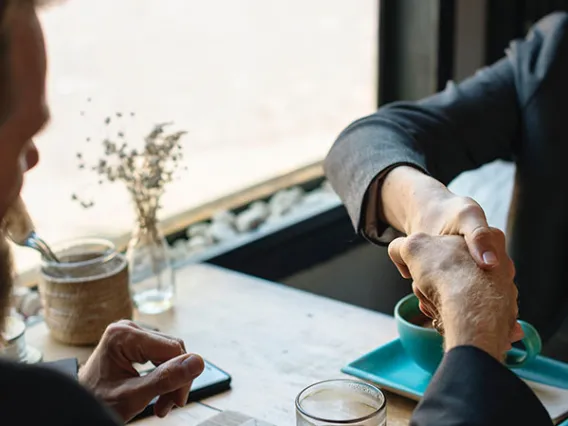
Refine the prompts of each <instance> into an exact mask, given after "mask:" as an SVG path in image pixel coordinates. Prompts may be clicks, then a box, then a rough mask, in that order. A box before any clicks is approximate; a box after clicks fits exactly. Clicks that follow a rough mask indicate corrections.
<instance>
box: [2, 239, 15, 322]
mask: <svg viewBox="0 0 568 426" xmlns="http://www.w3.org/2000/svg"><path fill="white" fill-rule="evenodd" d="M13 281H14V275H13V263H12V251H11V249H10V245H9V244H8V241H7V240H6V238H5V237H4V235H3V234H2V233H0V332H1V331H3V330H4V322H5V320H6V317H7V316H8V313H9V311H10V301H11V298H12V284H13Z"/></svg>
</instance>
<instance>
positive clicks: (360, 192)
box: [325, 13, 568, 231]
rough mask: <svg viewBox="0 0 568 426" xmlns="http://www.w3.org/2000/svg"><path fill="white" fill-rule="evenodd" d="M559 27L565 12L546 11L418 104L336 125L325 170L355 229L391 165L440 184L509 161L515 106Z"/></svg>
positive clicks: (541, 72) (543, 70)
mask: <svg viewBox="0 0 568 426" xmlns="http://www.w3.org/2000/svg"><path fill="white" fill-rule="evenodd" d="M567 25H568V24H567V15H566V14H565V13H555V14H553V15H549V16H547V17H546V18H544V19H543V20H541V21H540V22H538V23H537V24H536V25H535V26H534V27H533V28H532V29H531V31H530V33H529V35H528V36H527V37H526V38H525V39H524V40H518V41H514V42H512V43H511V45H510V48H509V49H508V50H507V52H506V53H507V54H506V56H505V57H504V58H503V59H501V60H500V61H499V62H497V63H495V64H494V65H492V66H490V67H487V68H484V69H482V70H480V71H479V72H477V74H475V75H474V76H473V77H471V78H469V79H467V80H465V81H463V82H462V83H460V84H454V83H452V82H450V83H448V85H447V87H446V89H445V90H444V91H443V92H441V93H438V94H435V95H433V96H431V97H428V98H426V99H423V100H421V101H418V102H396V103H393V104H390V105H387V106H385V107H383V108H380V109H379V110H378V111H377V112H376V113H375V114H373V115H370V116H368V117H364V118H362V119H360V120H357V121H355V122H354V123H353V124H351V125H350V126H349V127H348V128H347V129H346V130H344V131H343V132H342V133H341V135H340V136H339V137H338V139H337V140H336V142H335V143H334V145H333V147H332V148H331V151H330V152H329V154H328V156H327V158H326V160H325V172H326V175H327V177H328V178H329V180H330V182H331V184H332V186H333V188H334V189H335V191H336V192H337V193H338V194H339V196H340V197H341V199H342V200H343V202H344V204H345V206H346V208H347V210H348V212H349V215H350V217H351V220H352V222H353V225H354V226H355V228H356V229H357V230H358V231H360V230H361V227H362V223H361V218H362V211H363V209H362V206H363V204H364V200H365V195H366V192H367V189H368V188H369V185H370V184H371V183H372V181H373V179H374V178H375V177H376V176H378V175H379V174H380V173H381V172H382V171H383V170H385V169H387V168H389V167H392V166H393V165H396V164H409V165H413V166H415V167H417V168H419V169H421V170H423V171H425V172H427V173H429V174H431V175H432V176H434V177H435V178H437V179H438V180H440V181H441V182H443V183H445V184H447V183H449V182H450V181H451V180H452V179H453V178H454V177H456V176H457V175H458V174H460V173H461V172H463V171H466V170H470V169H474V168H477V167H479V166H481V165H483V164H485V163H488V162H491V161H493V160H496V159H505V160H507V159H512V158H513V157H514V154H515V144H516V143H517V141H518V138H517V136H518V133H519V128H520V126H519V123H520V119H521V118H520V117H521V111H522V110H523V108H524V106H525V105H526V104H527V103H528V102H530V99H531V98H532V97H533V95H534V94H535V92H536V91H537V90H538V89H539V87H540V86H541V85H542V84H543V83H545V82H546V81H547V79H548V77H549V76H550V74H551V70H552V69H553V68H554V65H555V58H557V57H558V55H560V54H562V55H568V49H567V46H566V43H565V42H564V40H565V39H566V32H567V31H566V28H567ZM564 78H565V77H564ZM555 79H558V76H555ZM560 84H561V83H560ZM567 84H568V83H567Z"/></svg>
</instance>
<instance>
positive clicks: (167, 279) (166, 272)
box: [127, 221, 175, 314]
mask: <svg viewBox="0 0 568 426" xmlns="http://www.w3.org/2000/svg"><path fill="white" fill-rule="evenodd" d="M127 258H128V265H129V269H130V292H131V295H132V300H133V302H134V305H135V306H136V309H137V310H138V312H140V313H143V314H159V313H162V312H165V311H167V310H168V309H170V308H171V307H172V305H173V298H174V289H175V275H174V270H173V268H172V263H171V259H170V257H169V251H168V243H167V242H166V239H165V238H164V236H163V234H162V233H161V232H160V230H159V228H158V226H157V223H156V222H155V221H154V222H150V223H138V224H137V226H136V227H135V229H134V231H133V233H132V238H131V239H130V243H129V244H128V250H127Z"/></svg>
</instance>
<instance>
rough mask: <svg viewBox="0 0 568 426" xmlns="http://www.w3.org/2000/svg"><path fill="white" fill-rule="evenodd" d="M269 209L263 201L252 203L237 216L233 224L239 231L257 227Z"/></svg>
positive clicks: (264, 218) (268, 212) (266, 215)
mask: <svg viewBox="0 0 568 426" xmlns="http://www.w3.org/2000/svg"><path fill="white" fill-rule="evenodd" d="M269 214H270V210H269V209H268V205H267V204H266V203H265V202H262V201H257V202H255V203H252V204H251V205H250V206H249V208H248V209H246V210H245V211H243V212H242V213H240V214H239V215H238V216H237V219H236V221H235V226H236V228H237V231H239V232H241V233H242V232H248V231H252V230H253V229H256V228H258V227H259V226H260V225H261V224H262V223H263V222H264V221H265V220H266V218H267V217H268V215H269Z"/></svg>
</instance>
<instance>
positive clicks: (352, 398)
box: [296, 379, 387, 426]
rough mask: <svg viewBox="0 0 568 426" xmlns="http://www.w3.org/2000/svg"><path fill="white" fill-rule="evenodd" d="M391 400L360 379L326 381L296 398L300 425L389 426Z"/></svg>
mask: <svg viewBox="0 0 568 426" xmlns="http://www.w3.org/2000/svg"><path fill="white" fill-rule="evenodd" d="M386 424H387V402H386V399H385V396H384V395H383V393H382V392H381V391H380V390H379V388H377V387H375V386H373V385H370V384H368V383H364V382H359V381H357V380H349V379H338V380H326V381H323V382H319V383H314V384H313V385H311V386H308V387H307V388H306V389H304V390H303V391H302V392H300V393H299V394H298V396H297V397H296V425H297V426H328V425H357V426H359V425H361V426H385V425H386Z"/></svg>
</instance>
